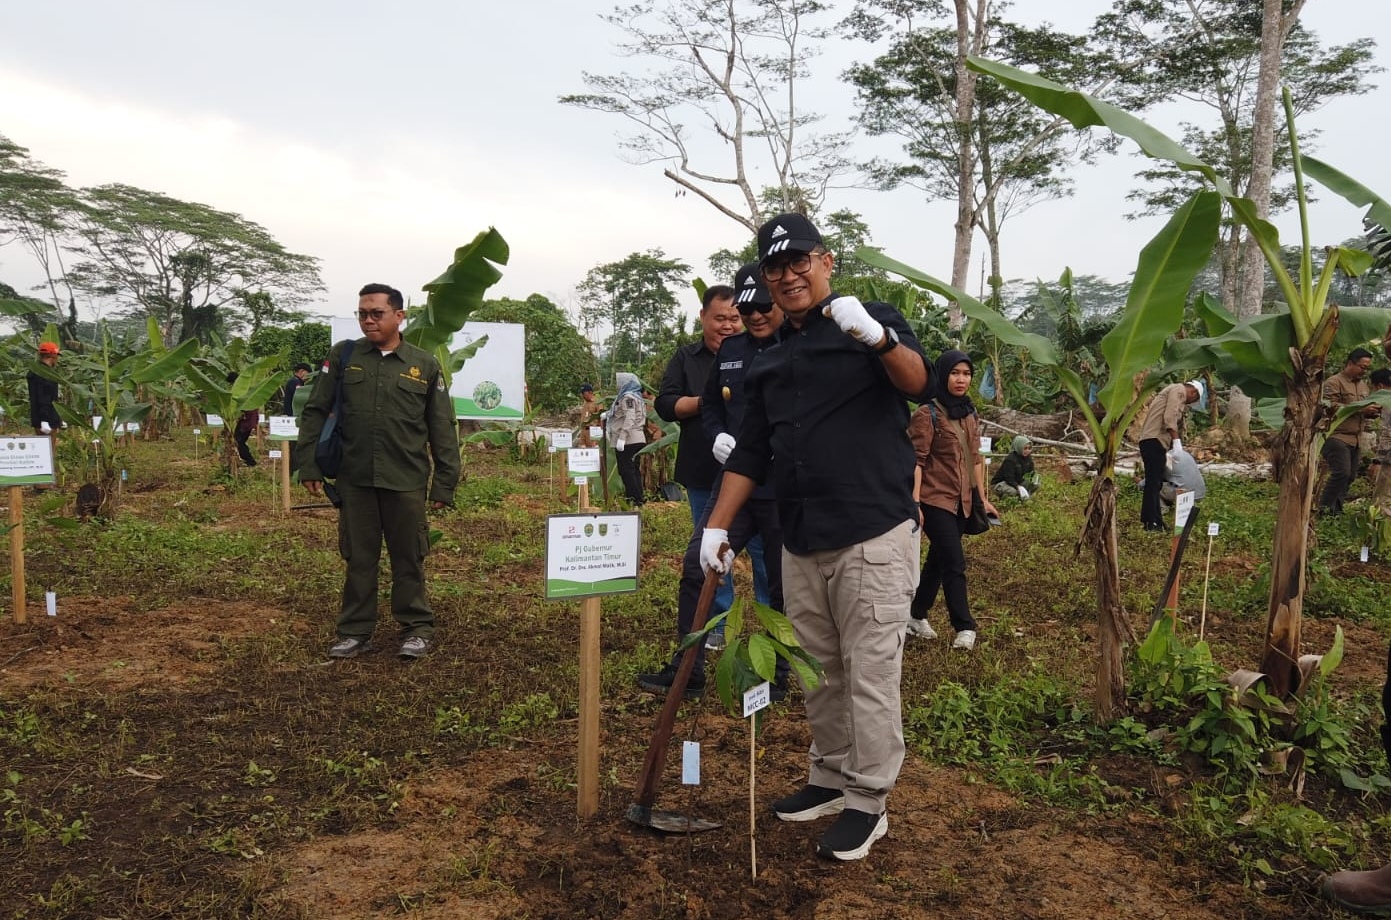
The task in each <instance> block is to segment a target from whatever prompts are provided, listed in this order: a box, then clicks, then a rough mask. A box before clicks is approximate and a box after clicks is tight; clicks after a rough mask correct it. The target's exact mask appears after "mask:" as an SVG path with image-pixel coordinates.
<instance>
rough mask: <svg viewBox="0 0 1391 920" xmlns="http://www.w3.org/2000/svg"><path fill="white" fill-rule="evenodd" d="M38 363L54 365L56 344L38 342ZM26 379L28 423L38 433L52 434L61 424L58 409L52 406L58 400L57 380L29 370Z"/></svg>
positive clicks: (56, 359)
mask: <svg viewBox="0 0 1391 920" xmlns="http://www.w3.org/2000/svg"><path fill="white" fill-rule="evenodd" d="M39 363H40V364H42V365H44V366H45V367H56V366H57V364H58V346H57V345H56V344H54V343H53V342H44V343H42V344H40V345H39ZM28 380H29V424H31V425H33V426H34V431H36V432H37V433H39V434H43V435H49V434H52V433H53V432H55V431H57V430H58V429H59V428H60V427H61V426H62V424H63V421H62V419H60V418H58V410H57V409H56V408H54V403H56V402H57V401H58V381H56V380H50V379H48V378H47V377H43V376H40V375H39V374H38V373H36V372H35V371H30V372H29V375H28Z"/></svg>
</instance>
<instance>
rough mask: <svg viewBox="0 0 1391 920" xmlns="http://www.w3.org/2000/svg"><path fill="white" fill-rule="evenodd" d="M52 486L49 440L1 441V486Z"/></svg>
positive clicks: (16, 439)
mask: <svg viewBox="0 0 1391 920" xmlns="http://www.w3.org/2000/svg"><path fill="white" fill-rule="evenodd" d="M53 483H54V479H53V440H52V439H51V438H46V437H43V436H37V437H32V438H0V486H40V485H53Z"/></svg>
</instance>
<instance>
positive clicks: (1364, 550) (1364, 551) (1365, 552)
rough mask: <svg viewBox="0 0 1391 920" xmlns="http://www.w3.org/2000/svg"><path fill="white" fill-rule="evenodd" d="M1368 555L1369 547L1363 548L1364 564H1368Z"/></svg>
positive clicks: (1362, 557)
mask: <svg viewBox="0 0 1391 920" xmlns="http://www.w3.org/2000/svg"><path fill="white" fill-rule="evenodd" d="M1367 554H1368V550H1367V547H1365V546H1364V547H1362V556H1361V559H1362V561H1363V562H1366V561H1367Z"/></svg>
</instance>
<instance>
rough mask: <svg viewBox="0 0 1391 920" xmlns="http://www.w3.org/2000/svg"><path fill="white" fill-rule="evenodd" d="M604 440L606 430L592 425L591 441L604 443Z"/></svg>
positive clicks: (590, 427)
mask: <svg viewBox="0 0 1391 920" xmlns="http://www.w3.org/2000/svg"><path fill="white" fill-rule="evenodd" d="M603 438H604V429H603V428H601V427H600V426H598V425H590V426H589V439H590V440H591V441H602V440H603Z"/></svg>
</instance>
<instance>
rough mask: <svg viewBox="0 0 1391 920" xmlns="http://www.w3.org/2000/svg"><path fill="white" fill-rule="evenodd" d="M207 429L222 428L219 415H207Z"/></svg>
mask: <svg viewBox="0 0 1391 920" xmlns="http://www.w3.org/2000/svg"><path fill="white" fill-rule="evenodd" d="M208 427H209V428H221V427H222V416H220V415H209V416H208Z"/></svg>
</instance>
